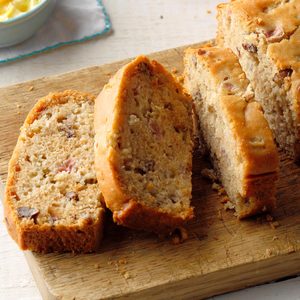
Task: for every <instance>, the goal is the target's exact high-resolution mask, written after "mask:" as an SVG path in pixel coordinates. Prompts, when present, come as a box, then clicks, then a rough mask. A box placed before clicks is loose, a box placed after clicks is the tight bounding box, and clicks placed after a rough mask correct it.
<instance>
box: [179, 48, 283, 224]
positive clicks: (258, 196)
mask: <svg viewBox="0 0 300 300" xmlns="http://www.w3.org/2000/svg"><path fill="white" fill-rule="evenodd" d="M184 67H185V69H184V80H185V87H186V88H187V90H188V92H189V93H190V94H191V96H192V98H193V100H194V104H195V109H196V112H197V115H198V118H199V124H200V130H201V133H202V136H203V139H204V142H205V143H206V145H207V147H208V149H209V151H210V154H211V160H212V163H213V165H214V167H215V170H216V172H217V174H218V177H219V179H220V181H221V182H222V184H223V186H224V188H225V190H226V192H227V194H228V196H229V198H230V201H231V202H232V204H233V206H234V208H235V210H236V213H237V216H238V217H239V218H244V217H248V216H251V215H254V214H256V213H259V212H264V211H270V210H272V209H273V208H274V207H275V189H276V186H275V185H276V180H277V173H278V153H277V149H276V145H275V143H274V141H273V136H272V132H271V130H270V128H269V126H268V123H267V121H266V119H265V118H264V115H263V111H262V109H261V106H260V105H259V104H258V103H257V102H255V101H254V98H253V93H252V91H251V89H250V88H249V82H248V80H247V79H246V76H245V74H244V72H243V71H242V69H241V66H240V64H239V62H238V59H237V57H236V56H235V55H234V54H233V52H232V51H231V50H230V49H224V48H218V47H212V46H210V45H207V46H204V47H202V48H199V49H188V50H187V51H186V52H185V56H184Z"/></svg>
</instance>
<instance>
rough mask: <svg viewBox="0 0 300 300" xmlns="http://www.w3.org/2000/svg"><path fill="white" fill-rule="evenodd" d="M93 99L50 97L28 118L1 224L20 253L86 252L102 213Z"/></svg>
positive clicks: (95, 240)
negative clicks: (22, 251) (97, 176)
mask: <svg viewBox="0 0 300 300" xmlns="http://www.w3.org/2000/svg"><path fill="white" fill-rule="evenodd" d="M94 101H95V97H94V96H92V95H88V94H83V93H79V92H76V91H65V92H61V93H56V94H50V95H48V96H47V97H45V98H43V99H41V100H39V101H38V102H37V104H36V105H35V106H34V108H33V109H32V110H31V112H30V113H29V115H28V116H27V118H26V120H25V123H24V125H23V127H22V128H21V134H20V137H19V139H18V142H17V145H16V147H15V150H14V152H13V155H12V158H11V160H10V163H9V169H8V179H7V185H6V191H5V199H4V209H5V221H6V225H7V228H8V231H9V233H10V235H11V236H12V237H13V239H15V241H16V242H17V243H18V244H19V246H20V248H21V249H23V250H27V249H29V250H33V251H37V252H52V251H58V252H66V251H72V252H91V251H94V250H96V248H97V246H98V244H99V242H100V240H101V237H102V227H103V217H104V209H103V207H102V205H101V201H100V200H101V193H100V191H99V187H98V184H97V179H96V174H95V168H94V153H93V144H94V126H93V119H94V115H93V112H94Z"/></svg>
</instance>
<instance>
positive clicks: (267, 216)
mask: <svg viewBox="0 0 300 300" xmlns="http://www.w3.org/2000/svg"><path fill="white" fill-rule="evenodd" d="M266 219H267V221H268V222H271V221H273V219H274V218H273V217H272V216H271V215H269V214H268V215H266Z"/></svg>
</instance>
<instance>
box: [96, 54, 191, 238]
mask: <svg viewBox="0 0 300 300" xmlns="http://www.w3.org/2000/svg"><path fill="white" fill-rule="evenodd" d="M192 131H193V122H192V101H191V99H190V97H188V96H187V95H186V94H185V93H184V92H183V90H182V87H181V86H180V85H179V84H178V83H177V82H176V81H175V79H174V78H173V76H172V75H171V74H170V73H169V72H167V71H166V70H165V69H164V68H163V67H162V66H161V65H160V64H159V63H157V62H156V61H150V60H149V59H148V58H146V57H144V56H139V57H138V58H136V59H135V60H133V61H132V62H130V63H129V64H127V65H125V66H124V67H123V68H121V69H120V70H119V71H118V72H117V73H116V75H115V76H114V77H113V78H111V80H110V81H109V83H108V84H106V85H105V86H104V88H103V90H102V92H101V93H100V95H99V96H98V97H97V99H96V104H95V161H96V173H97V178H98V182H99V185H100V189H101V191H102V192H103V196H104V200H105V203H106V206H107V207H108V208H109V209H110V210H111V211H112V212H113V218H114V221H115V222H117V223H118V224H121V225H124V226H127V227H131V228H135V229H141V230H146V231H153V232H156V233H162V234H165V233H169V232H171V231H172V230H173V229H175V228H176V227H178V226H181V225H182V224H183V223H184V222H185V221H187V220H189V219H191V218H192V216H193V209H192V208H191V206H190V199H191V191H192V185H191V175H192V173H191V172H192V148H193V141H192V136H193V133H192Z"/></svg>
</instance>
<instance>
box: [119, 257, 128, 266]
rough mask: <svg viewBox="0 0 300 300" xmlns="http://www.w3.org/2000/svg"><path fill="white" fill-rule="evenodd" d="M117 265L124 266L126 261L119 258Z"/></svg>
mask: <svg viewBox="0 0 300 300" xmlns="http://www.w3.org/2000/svg"><path fill="white" fill-rule="evenodd" d="M119 264H122V265H126V264H127V260H126V259H125V258H121V259H119Z"/></svg>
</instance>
